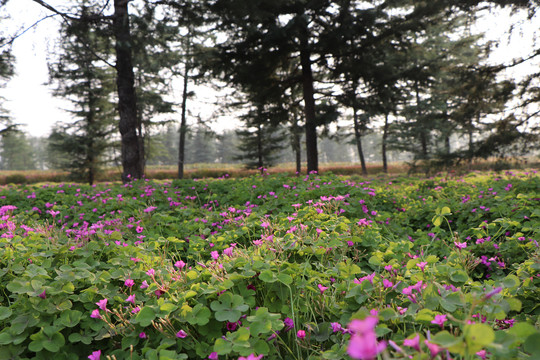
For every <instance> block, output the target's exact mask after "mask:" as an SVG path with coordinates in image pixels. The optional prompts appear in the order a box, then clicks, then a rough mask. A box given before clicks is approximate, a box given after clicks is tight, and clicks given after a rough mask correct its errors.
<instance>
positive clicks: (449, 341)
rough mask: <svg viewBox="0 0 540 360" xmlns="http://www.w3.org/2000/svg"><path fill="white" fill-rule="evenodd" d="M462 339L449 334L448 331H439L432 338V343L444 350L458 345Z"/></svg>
mask: <svg viewBox="0 0 540 360" xmlns="http://www.w3.org/2000/svg"><path fill="white" fill-rule="evenodd" d="M461 341H463V339H462V338H461V337H456V336H454V335H452V334H450V333H449V332H448V331H446V330H444V331H440V332H438V333H437V334H436V335H435V336H433V338H432V342H434V343H435V344H438V345H441V346H443V347H445V348H449V347H451V346H454V345H457V344H459V343H460V342H461Z"/></svg>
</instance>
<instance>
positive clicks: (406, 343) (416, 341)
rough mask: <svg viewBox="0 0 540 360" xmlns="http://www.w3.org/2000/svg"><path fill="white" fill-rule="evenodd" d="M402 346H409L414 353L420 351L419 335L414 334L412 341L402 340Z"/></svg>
mask: <svg viewBox="0 0 540 360" xmlns="http://www.w3.org/2000/svg"><path fill="white" fill-rule="evenodd" d="M403 346H409V347H412V348H413V349H415V350H416V351H420V335H418V334H416V336H415V337H413V338H412V339H405V340H403Z"/></svg>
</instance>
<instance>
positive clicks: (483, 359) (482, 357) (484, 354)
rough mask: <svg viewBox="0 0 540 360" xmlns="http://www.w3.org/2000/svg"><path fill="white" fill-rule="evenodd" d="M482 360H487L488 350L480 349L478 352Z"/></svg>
mask: <svg viewBox="0 0 540 360" xmlns="http://www.w3.org/2000/svg"><path fill="white" fill-rule="evenodd" d="M476 355H478V356H480V358H481V359H482V360H486V350H480V351H478V352H477V353H476Z"/></svg>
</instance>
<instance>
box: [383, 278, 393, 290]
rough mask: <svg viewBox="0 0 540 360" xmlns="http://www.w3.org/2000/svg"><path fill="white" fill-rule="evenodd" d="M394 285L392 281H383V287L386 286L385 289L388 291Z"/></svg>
mask: <svg viewBox="0 0 540 360" xmlns="http://www.w3.org/2000/svg"><path fill="white" fill-rule="evenodd" d="M392 285H394V284H392V282H391V281H390V280H387V279H384V280H383V286H384V287H385V288H387V289H388V288H390V287H392Z"/></svg>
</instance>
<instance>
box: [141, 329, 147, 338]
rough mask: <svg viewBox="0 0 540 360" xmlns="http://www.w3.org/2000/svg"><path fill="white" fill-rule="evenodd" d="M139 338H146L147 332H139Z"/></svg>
mask: <svg viewBox="0 0 540 360" xmlns="http://www.w3.org/2000/svg"><path fill="white" fill-rule="evenodd" d="M139 338H141V339H146V338H147V336H146V333H145V332H144V331H143V332H141V333H140V334H139Z"/></svg>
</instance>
